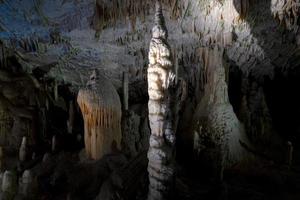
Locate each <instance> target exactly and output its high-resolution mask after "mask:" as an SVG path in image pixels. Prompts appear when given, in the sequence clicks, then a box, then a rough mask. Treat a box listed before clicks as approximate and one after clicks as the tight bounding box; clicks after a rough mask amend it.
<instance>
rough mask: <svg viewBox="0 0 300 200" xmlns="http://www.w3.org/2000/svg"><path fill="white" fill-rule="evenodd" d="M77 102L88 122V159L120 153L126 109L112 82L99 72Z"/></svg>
mask: <svg viewBox="0 0 300 200" xmlns="http://www.w3.org/2000/svg"><path fill="white" fill-rule="evenodd" d="M77 102H78V104H79V106H80V109H81V112H82V115H83V119H84V141H85V150H86V153H87V155H88V157H89V158H92V159H100V158H101V157H102V156H103V155H105V154H108V153H112V152H116V151H117V150H119V149H120V143H121V139H122V134H121V115H122V110H121V109H122V108H121V102H120V97H119V95H118V93H117V91H116V89H115V88H114V86H113V85H112V84H111V82H110V81H109V80H108V79H107V78H105V77H104V76H102V75H100V74H99V73H98V72H97V71H96V70H95V71H94V72H93V74H92V75H91V77H90V81H89V82H88V83H87V86H86V88H84V89H81V90H80V91H79V93H78V97H77Z"/></svg>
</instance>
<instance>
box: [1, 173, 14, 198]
mask: <svg viewBox="0 0 300 200" xmlns="http://www.w3.org/2000/svg"><path fill="white" fill-rule="evenodd" d="M1 189H2V192H3V193H7V194H8V195H9V196H10V197H13V196H14V195H15V194H16V191H17V177H16V174H14V173H13V172H12V171H5V172H4V174H3V179H2V187H1Z"/></svg>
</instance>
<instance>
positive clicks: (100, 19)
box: [94, 0, 183, 30]
mask: <svg viewBox="0 0 300 200" xmlns="http://www.w3.org/2000/svg"><path fill="white" fill-rule="evenodd" d="M162 3H163V4H165V5H167V6H168V7H170V8H171V16H172V17H173V18H174V19H177V18H179V17H180V16H181V15H182V10H183V9H182V6H183V5H182V3H181V1H179V0H162ZM153 8H154V3H153V1H152V0H146V1H145V0H112V1H107V0H97V3H96V14H95V19H94V27H95V29H96V30H99V29H100V30H101V29H103V28H105V27H106V26H108V25H110V24H116V21H117V20H118V19H124V20H130V23H131V25H132V27H133V28H134V27H135V23H136V19H137V18H138V17H140V18H141V20H144V19H145V18H146V16H147V15H149V13H150V11H151V9H152V10H153Z"/></svg>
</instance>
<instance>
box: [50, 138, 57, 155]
mask: <svg viewBox="0 0 300 200" xmlns="http://www.w3.org/2000/svg"><path fill="white" fill-rule="evenodd" d="M56 149H57V141H56V136H55V135H53V137H52V143H51V150H52V152H55V151H56Z"/></svg>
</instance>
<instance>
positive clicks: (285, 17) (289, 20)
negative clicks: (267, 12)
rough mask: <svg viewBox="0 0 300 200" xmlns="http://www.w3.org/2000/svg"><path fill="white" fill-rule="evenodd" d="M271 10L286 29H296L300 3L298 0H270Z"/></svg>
mask: <svg viewBox="0 0 300 200" xmlns="http://www.w3.org/2000/svg"><path fill="white" fill-rule="evenodd" d="M271 11H272V13H273V16H274V18H275V19H277V20H278V21H279V23H280V24H281V25H283V26H285V27H286V28H287V29H288V30H295V31H297V30H298V27H299V20H298V18H299V14H300V3H299V0H272V1H271Z"/></svg>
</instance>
